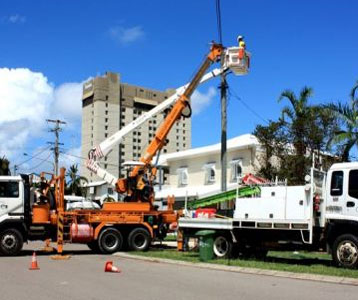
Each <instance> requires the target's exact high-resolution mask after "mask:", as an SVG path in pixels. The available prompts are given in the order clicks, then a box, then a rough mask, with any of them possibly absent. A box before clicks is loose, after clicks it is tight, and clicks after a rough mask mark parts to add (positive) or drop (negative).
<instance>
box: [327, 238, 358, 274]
mask: <svg viewBox="0 0 358 300" xmlns="http://www.w3.org/2000/svg"><path fill="white" fill-rule="evenodd" d="M332 258H333V261H334V262H335V264H336V265H337V266H339V267H344V268H349V269H355V268H357V267H358V238H357V237H356V236H355V235H353V234H342V235H340V236H338V237H337V238H336V240H335V241H334V243H333V248H332Z"/></svg>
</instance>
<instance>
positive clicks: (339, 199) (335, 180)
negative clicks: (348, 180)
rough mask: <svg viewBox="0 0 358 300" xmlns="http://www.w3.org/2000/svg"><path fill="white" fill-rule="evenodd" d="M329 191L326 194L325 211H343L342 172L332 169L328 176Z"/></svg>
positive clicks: (338, 212) (339, 212) (340, 212)
mask: <svg viewBox="0 0 358 300" xmlns="http://www.w3.org/2000/svg"><path fill="white" fill-rule="evenodd" d="M329 180H330V182H329V184H330V185H329V191H328V195H327V213H337V214H342V213H344V211H343V210H344V193H343V192H344V190H343V184H344V182H345V180H344V172H343V171H340V170H339V171H333V172H332V174H331V177H330V178H329Z"/></svg>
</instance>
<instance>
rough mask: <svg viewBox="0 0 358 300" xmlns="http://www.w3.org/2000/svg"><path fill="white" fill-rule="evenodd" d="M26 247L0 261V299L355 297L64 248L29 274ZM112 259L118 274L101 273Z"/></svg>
mask: <svg viewBox="0 0 358 300" xmlns="http://www.w3.org/2000/svg"><path fill="white" fill-rule="evenodd" d="M39 246H40V244H38V243H31V244H30V245H28V246H26V249H28V250H25V251H24V252H23V253H22V255H21V256H19V257H0V300H5V299H6V300H12V299H14V300H15V299H16V300H19V299H26V300H35V299H36V300H42V299H46V300H48V299H61V300H62V299H83V300H90V299H101V300H110V299H115V300H120V299H129V300H131V299H138V300H150V299H156V300H161V299H163V300H164V299H165V300H167V299H170V300H175V299H185V300H189V299H196V300H201V299H205V300H208V299H235V300H238V299H245V300H251V299H252V300H257V299H266V300H271V299H272V300H278V299H290V300H295V299H299V300H302V299H310V300H311V299H321V300H322V299H325V300H329V299H335V300H336V299H355V298H356V295H357V292H358V287H354V286H347V285H339V284H328V283H320V282H310V281H303V280H295V279H285V278H278V277H270V276H262V275H249V274H240V273H232V272H224V271H214V270H205V269H199V268H194V267H186V266H176V265H168V264H163V263H154V262H144V261H138V260H131V259H125V258H121V257H117V256H110V255H93V254H91V253H90V252H89V251H88V250H87V247H85V246H73V245H69V246H67V245H66V248H65V249H69V250H70V252H71V253H72V257H71V259H70V260H65V261H55V260H52V259H51V258H50V256H49V255H45V254H40V253H39V254H38V262H39V267H40V270H38V271H29V270H28V268H29V266H30V262H31V255H32V250H33V249H37V248H39ZM107 260H113V262H114V264H115V265H116V266H118V267H119V268H120V269H121V270H122V272H121V273H105V272H104V265H105V262H106V261H107Z"/></svg>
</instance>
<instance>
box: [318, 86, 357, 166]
mask: <svg viewBox="0 0 358 300" xmlns="http://www.w3.org/2000/svg"><path fill="white" fill-rule="evenodd" d="M357 91H358V80H357V81H356V83H355V84H354V86H353V88H352V90H351V92H350V94H349V96H350V103H349V104H347V103H342V102H337V103H330V104H327V105H324V106H323V107H324V108H326V109H327V110H328V111H330V112H332V113H333V114H334V115H335V116H336V117H337V118H338V120H339V121H340V125H341V126H342V127H341V129H340V130H337V131H335V132H334V136H333V138H332V139H331V141H330V143H331V144H337V145H339V146H340V148H341V152H342V153H341V157H342V161H349V153H350V151H351V150H352V149H353V147H354V146H356V147H358V95H357V94H358V93H357Z"/></svg>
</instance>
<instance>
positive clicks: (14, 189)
mask: <svg viewBox="0 0 358 300" xmlns="http://www.w3.org/2000/svg"><path fill="white" fill-rule="evenodd" d="M17 197H19V183H18V182H17V181H13V182H11V181H10V182H0V198H17Z"/></svg>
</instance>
